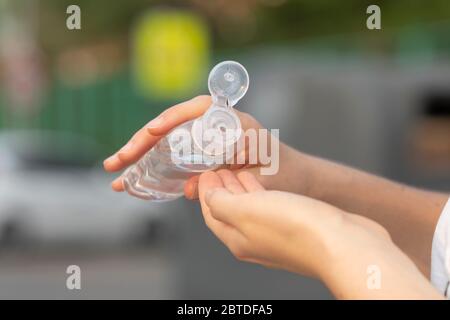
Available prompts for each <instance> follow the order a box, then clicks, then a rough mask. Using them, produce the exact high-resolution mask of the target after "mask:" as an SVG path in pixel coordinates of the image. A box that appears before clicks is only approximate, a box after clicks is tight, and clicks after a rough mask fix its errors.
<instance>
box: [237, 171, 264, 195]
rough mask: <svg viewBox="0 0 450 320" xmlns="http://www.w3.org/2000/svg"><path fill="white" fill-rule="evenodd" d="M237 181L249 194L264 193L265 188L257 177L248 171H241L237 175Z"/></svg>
mask: <svg viewBox="0 0 450 320" xmlns="http://www.w3.org/2000/svg"><path fill="white" fill-rule="evenodd" d="M237 179H238V180H239V182H240V183H241V184H242V186H243V187H244V188H245V190H247V192H256V191H264V190H265V189H264V187H263V186H262V185H261V183H259V181H258V180H257V179H256V177H255V176H254V175H253V174H251V173H250V172H248V171H241V172H239V173H238V174H237Z"/></svg>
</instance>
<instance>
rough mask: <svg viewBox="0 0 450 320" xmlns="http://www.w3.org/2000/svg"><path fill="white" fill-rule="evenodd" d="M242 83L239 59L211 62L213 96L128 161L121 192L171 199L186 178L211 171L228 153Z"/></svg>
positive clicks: (237, 127)
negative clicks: (200, 109)
mask: <svg viewBox="0 0 450 320" xmlns="http://www.w3.org/2000/svg"><path fill="white" fill-rule="evenodd" d="M248 85H249V77H248V73H247V70H245V68H244V67H243V66H242V65H241V64H239V63H237V62H234V61H224V62H221V63H219V64H218V65H216V66H215V67H214V68H213V69H212V70H211V72H210V74H209V78H208V88H209V91H210V93H211V96H212V101H213V102H212V104H211V106H210V107H209V109H208V110H207V111H206V112H205V114H204V115H203V116H201V117H199V118H197V119H195V120H191V121H188V122H185V123H183V124H181V125H180V126H178V127H176V128H175V129H173V130H172V131H171V132H170V133H169V134H168V135H167V136H165V137H164V138H162V139H161V140H160V141H159V142H158V143H157V144H156V145H155V146H154V147H153V148H152V149H151V150H150V151H148V152H147V153H146V154H145V155H144V156H143V157H142V158H141V159H140V160H139V161H138V162H137V163H135V164H134V165H132V166H130V167H129V168H128V169H127V170H126V171H125V172H124V174H123V178H124V179H123V181H124V187H125V189H126V191H127V192H128V193H129V194H130V195H132V196H135V197H138V198H141V199H145V200H151V201H169V200H173V199H176V198H179V197H181V196H182V195H183V188H184V183H185V182H186V180H187V179H189V178H190V177H192V176H193V175H196V174H199V173H201V172H205V171H209V170H214V169H216V168H217V167H219V166H220V165H221V164H223V163H224V162H225V161H226V160H227V159H228V158H230V157H232V156H234V152H235V150H234V149H235V145H236V142H237V141H238V139H239V138H240V133H241V123H240V121H239V118H238V117H237V116H236V114H235V113H234V111H233V106H234V105H235V104H236V103H237V102H238V101H239V100H240V99H241V98H242V97H243V96H244V95H245V93H246V92H247V89H248ZM206 132H208V134H209V135H208V134H205V133H206ZM230 133H231V134H230ZM180 147H181V148H180ZM183 147H186V148H185V149H183ZM181 149H183V150H187V152H181V151H180V150H181Z"/></svg>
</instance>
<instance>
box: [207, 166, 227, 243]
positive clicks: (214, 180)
mask: <svg viewBox="0 0 450 320" xmlns="http://www.w3.org/2000/svg"><path fill="white" fill-rule="evenodd" d="M217 188H223V183H222V180H221V179H220V177H219V176H218V175H217V173H215V172H205V173H203V174H202V175H201V176H200V178H199V198H200V205H201V207H202V214H203V218H204V220H205V223H206V225H207V226H208V228H209V229H211V231H212V232H213V233H214V234H215V235H216V236H217V237H218V238H219V239H221V240H222V241H223V242H225V241H226V237H227V235H226V233H227V231H229V229H230V227H229V226H227V225H226V224H224V223H223V222H222V221H219V220H216V219H215V218H214V217H213V216H212V215H211V211H210V208H209V207H208V205H207V204H206V202H205V195H206V193H207V191H208V190H214V189H217Z"/></svg>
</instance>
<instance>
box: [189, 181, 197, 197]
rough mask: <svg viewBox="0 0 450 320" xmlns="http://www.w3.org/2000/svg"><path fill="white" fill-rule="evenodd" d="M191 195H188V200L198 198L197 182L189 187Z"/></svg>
mask: <svg viewBox="0 0 450 320" xmlns="http://www.w3.org/2000/svg"><path fill="white" fill-rule="evenodd" d="M190 189H191V194H190V195H189V200H195V199H197V198H198V182H195V183H193V184H192V186H191V188H190Z"/></svg>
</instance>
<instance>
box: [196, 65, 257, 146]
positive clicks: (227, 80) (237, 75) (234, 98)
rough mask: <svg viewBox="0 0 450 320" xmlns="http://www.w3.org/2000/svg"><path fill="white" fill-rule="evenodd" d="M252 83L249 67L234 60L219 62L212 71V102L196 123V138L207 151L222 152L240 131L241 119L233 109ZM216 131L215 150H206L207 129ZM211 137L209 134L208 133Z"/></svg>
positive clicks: (210, 85)
mask: <svg viewBox="0 0 450 320" xmlns="http://www.w3.org/2000/svg"><path fill="white" fill-rule="evenodd" d="M248 86H249V76H248V73H247V70H245V68H244V67H243V66H242V65H241V64H240V63H237V62H235V61H224V62H221V63H219V64H217V65H216V66H215V67H214V68H213V69H212V70H211V72H210V73H209V78H208V88H209V92H210V93H211V96H212V100H213V104H212V105H211V107H210V108H209V109H208V110H207V111H206V113H205V114H204V115H203V117H202V118H201V119H202V120H201V121H198V122H197V123H194V126H193V136H194V141H195V142H196V144H197V145H198V146H200V148H201V149H202V150H203V151H205V152H206V153H208V154H213V155H219V154H223V153H224V152H226V151H227V149H228V148H229V147H230V146H232V145H233V144H234V143H235V142H236V141H237V140H238V139H239V138H240V135H241V122H240V121H239V118H238V116H237V115H236V114H235V113H234V111H233V108H232V107H233V106H234V105H236V103H237V102H238V101H239V100H240V99H241V98H242V97H243V96H244V95H245V93H246V92H247V89H248ZM211 129H212V131H211V132H212V133H215V137H209V139H213V141H212V144H211V143H210V144H209V146H211V147H212V149H213V150H205V149H204V148H203V147H204V146H203V144H202V143H199V142H201V141H203V139H204V138H205V137H203V133H205V130H211ZM206 138H208V137H206Z"/></svg>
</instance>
